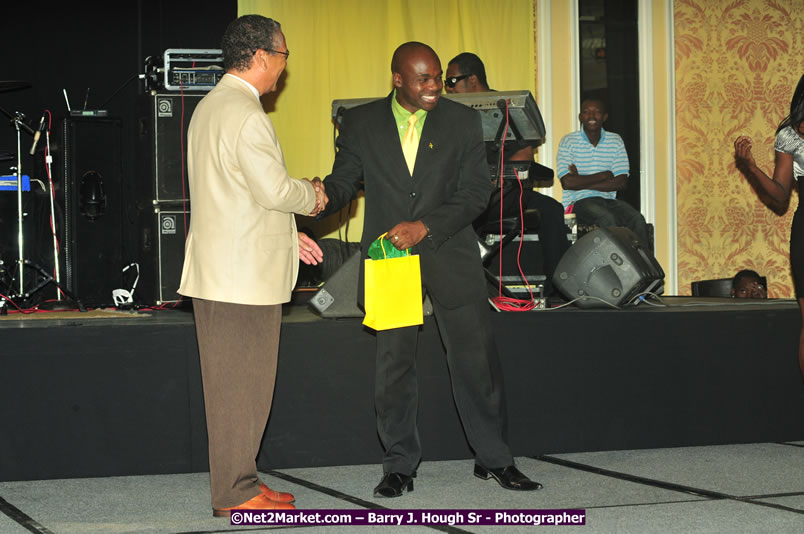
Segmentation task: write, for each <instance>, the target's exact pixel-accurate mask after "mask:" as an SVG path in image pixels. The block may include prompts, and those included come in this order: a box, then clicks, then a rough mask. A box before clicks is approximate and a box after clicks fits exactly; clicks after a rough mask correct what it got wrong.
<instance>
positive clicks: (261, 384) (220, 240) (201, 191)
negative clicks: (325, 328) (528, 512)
mask: <svg viewBox="0 0 804 534" xmlns="http://www.w3.org/2000/svg"><path fill="white" fill-rule="evenodd" d="M222 49H223V57H224V68H225V69H226V74H225V75H224V76H223V78H222V79H221V81H220V82H219V83H218V85H217V86H216V87H215V88H214V89H213V90H212V91H210V93H209V94H208V95H207V96H205V97H204V98H203V99H202V100H201V102H200V103H199V104H198V106H197V108H196V110H195V112H194V113H193V117H192V120H191V121H190V128H189V133H188V139H189V140H188V171H189V181H190V199H191V201H192V206H193V208H192V209H193V217H192V220H191V223H190V232H189V234H188V236H187V244H186V246H185V260H184V269H183V272H182V278H181V287H180V288H179V293H180V294H182V295H185V296H188V297H193V308H194V315H195V323H196V334H197V337H198V349H199V353H200V358H201V374H202V381H203V385H204V404H205V407H206V416H207V433H208V436H209V469H210V485H211V491H212V508H213V515H215V516H228V515H229V513H230V512H229V511H230V510H231V509H232V508H245V509H249V508H250V509H271V508H284V509H292V508H294V506H293V504H291V503H292V502H293V500H294V498H293V496H292V495H290V494H289V493H281V492H277V491H274V490H272V489H270V488H268V487H267V486H266V485H265V484H263V483H262V482H261V481H260V480H259V478H258V476H257V465H256V456H257V452H258V449H259V445H260V440H261V438H262V433H263V431H264V429H265V424H266V422H267V420H268V414H269V412H270V409H271V399H272V397H273V388H274V380H275V377H276V363H277V350H278V347H279V326H280V318H281V308H282V303H283V302H287V301H289V300H290V295H291V290H292V289H293V286H294V284H295V283H296V275H297V273H298V268H299V263H298V262H299V258H301V260H302V261H304V262H305V263H313V264H315V263H317V262H318V261H321V259H322V254H321V249H320V248H318V246H317V245H316V244H315V242H314V241H313V240H311V239H310V238H308V237H307V236H305V235H304V234H298V233H297V232H296V223H295V220H294V216H293V214H294V213H301V214H305V215H315V214H317V213H318V212H319V211H320V210H322V209H323V208H324V206H325V205H326V202H327V198H326V195H325V194H324V192H323V188H322V187H321V186H320V180H318V179H317V178H316V179H315V180H314V181H313V182H310V181H306V180H295V179H293V178H291V177H290V176H288V173H287V169H286V168H285V161H284V157H283V155H282V149H281V147H280V145H279V141H278V139H277V137H276V132H275V131H274V128H273V124H272V123H271V120H270V119H269V118H268V116H267V115H266V114H265V112H264V111H263V109H262V105H261V104H260V96H261V95H263V94H266V93H269V92H271V91H274V90H276V83H277V80H278V79H279V76H280V75H281V74H282V71H283V70H284V69H285V66H286V65H287V58H288V55H289V52H288V49H287V45H286V44H285V37H284V35H283V34H282V31H281V29H280V26H279V24H278V23H277V22H275V21H273V20H271V19H268V18H265V17H262V16H259V15H246V16H243V17H240V18H238V19H237V20H235V21H234V22H232V23H231V24H230V25H229V27H228V28H227V29H226V32H225V34H224V36H223V43H222Z"/></svg>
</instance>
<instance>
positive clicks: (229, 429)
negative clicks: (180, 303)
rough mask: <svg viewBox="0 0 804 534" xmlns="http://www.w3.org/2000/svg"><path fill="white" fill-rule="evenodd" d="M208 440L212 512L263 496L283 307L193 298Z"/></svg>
mask: <svg viewBox="0 0 804 534" xmlns="http://www.w3.org/2000/svg"><path fill="white" fill-rule="evenodd" d="M193 310H194V315H195V328H196V335H197V337H198V352H199V354H200V356H201V379H202V381H203V384H204V406H205V408H206V414H207V435H208V436H209V479H210V487H211V491H212V507H213V508H229V507H232V506H237V505H239V504H242V503H244V502H246V501H248V500H249V499H251V498H253V497H256V496H257V495H259V493H260V488H259V483H260V482H259V479H258V477H257V453H258V452H259V448H260V441H261V440H262V435H263V432H264V431H265V424H266V422H267V421H268V414H269V413H270V412H271V400H272V398H273V394H274V382H275V381H276V361H277V352H278V349H279V326H280V322H281V317H282V306H281V305H280V304H275V305H269V306H250V305H245V304H231V303H227V302H216V301H211V300H202V299H193Z"/></svg>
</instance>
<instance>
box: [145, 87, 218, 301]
mask: <svg viewBox="0 0 804 534" xmlns="http://www.w3.org/2000/svg"><path fill="white" fill-rule="evenodd" d="M203 97H204V95H199V94H188V93H185V94H183V95H182V94H180V93H158V94H155V95H145V96H142V97H140V100H139V103H138V104H139V109H138V115H139V119H138V122H139V135H138V140H137V141H138V149H139V151H140V154H141V155H142V156H143V157H142V158H141V159H140V160H139V165H140V167H139V168H140V179H139V180H138V191H137V205H138V207H139V212H140V213H139V221H140V222H139V228H138V235H139V237H138V245H139V253H138V263H139V264H140V268H141V279H140V284H139V285H138V286H137V291H136V293H135V299H136V300H137V301H138V302H141V303H145V304H157V305H159V304H163V303H165V302H175V301H177V300H179V299H180V298H181V297H180V295H179V294H178V293H176V290H177V289H178V288H179V282H180V281H181V271H182V265H183V264H184V243H185V235H186V233H187V231H188V229H189V221H190V199H189V196H190V189H189V185H188V176H187V130H188V128H189V125H190V118H191V117H192V115H193V112H194V111H195V108H196V106H197V105H198V103H199V102H200V101H201V99H202V98H203Z"/></svg>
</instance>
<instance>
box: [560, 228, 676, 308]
mask: <svg viewBox="0 0 804 534" xmlns="http://www.w3.org/2000/svg"><path fill="white" fill-rule="evenodd" d="M663 281H664V271H663V270H662V267H661V266H660V265H659V262H657V261H656V258H654V257H653V255H652V254H650V252H648V251H647V250H646V249H645V248H644V247H643V246H642V244H641V243H640V242H639V239H638V238H637V236H636V235H635V234H634V233H633V232H632V231H631V230H629V229H627V228H621V227H611V228H600V229H597V230H594V231H592V232H589V233H588V234H586V235H584V236H583V237H581V238H580V239H578V241H577V242H576V243H575V244H574V245H572V246H571V247H570V249H569V250H568V251H567V252H566V254H564V256H563V257H562V258H561V261H560V262H559V263H558V267H557V268H556V272H555V275H554V276H553V285H554V286H555V287H556V288H558V290H559V291H561V293H563V294H564V296H565V297H567V298H568V299H570V300H572V299H577V298H580V299H579V300H578V301H577V302H576V304H577V305H578V307H581V308H600V307H608V305H607V304H610V305H613V306H624V305H628V304H636V303H638V302H639V301H638V299H636V297H637V295H639V294H640V293H645V292H654V293H660V292H661V289H662V283H663ZM583 297H597V298H583ZM598 299H600V300H598ZM635 299H636V301H635Z"/></svg>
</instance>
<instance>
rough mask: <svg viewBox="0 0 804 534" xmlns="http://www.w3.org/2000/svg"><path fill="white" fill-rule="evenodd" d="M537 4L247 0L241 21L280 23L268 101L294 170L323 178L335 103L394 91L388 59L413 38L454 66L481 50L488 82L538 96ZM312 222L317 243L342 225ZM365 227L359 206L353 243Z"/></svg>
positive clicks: (330, 156)
mask: <svg viewBox="0 0 804 534" xmlns="http://www.w3.org/2000/svg"><path fill="white" fill-rule="evenodd" d="M533 6H534V3H533V0H506V1H505V2H501V1H499V0H340V1H337V2H335V1H331V0H240V1H239V2H238V14H239V15H245V14H259V15H264V16H266V17H270V18H272V19H274V20H276V21H278V22H279V23H280V24H281V25H282V31H283V33H284V34H285V39H286V41H287V46H288V49H289V50H290V58H289V60H288V66H287V69H286V75H285V77H284V80H283V82H281V85H280V91H279V92H278V94H276V95H273V96H271V97H270V98H269V99H268V102H267V106H266V107H267V108H268V110H269V113H270V116H271V120H272V121H273V123H274V126H275V127H276V131H277V134H278V135H279V140H280V142H281V143H282V149H283V151H284V153H285V160H286V162H287V166H288V170H289V172H290V174H291V176H296V177H312V176H320V177H322V178H323V177H325V176H326V175H327V174H329V172H330V171H331V169H332V162H333V160H334V148H333V125H332V120H331V102H332V100H334V99H342V98H367V97H382V96H385V95H387V94H388V93H389V92H390V91H391V67H390V65H391V55H392V54H393V52H394V50H395V49H396V47H397V46H399V45H400V44H402V43H404V42H406V41H421V42H424V43H427V44H428V45H430V46H431V47H433V49H434V50H435V51H436V53H437V54H438V55H439V57H440V58H441V65H442V68H443V69H444V71H446V69H447V62H448V61H449V60H450V59H452V58H453V57H455V56H456V55H457V54H459V53H461V52H474V53H475V54H477V55H478V56H480V58H481V59H482V60H483V63H484V64H485V65H486V73H487V75H488V81H489V85H490V86H491V87H492V88H493V89H498V90H519V89H529V90H530V91H531V92H532V93H533V94H534V95H536V90H535V88H536V83H535V76H534V72H535V62H534V36H533V27H534V15H533ZM329 219H330V220H329V221H326V222H325V223H324V224H323V225H321V224H315V223H313V222H311V221H309V220H303V221H300V225H302V226H304V225H309V226H311V227H312V228H313V229H314V230H315V231H316V234H317V237H331V236H332V234H334V233H337V230H336V227H337V220H336V219H337V218H336V217H330V218H329ZM362 226H363V214H362V206H360V205H358V207H357V209H356V210H355V213H354V215H353V218H352V220H351V223H350V228H349V234H348V236H347V237H348V239H349V240H350V241H358V240H359V238H360V233H361V232H362Z"/></svg>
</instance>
